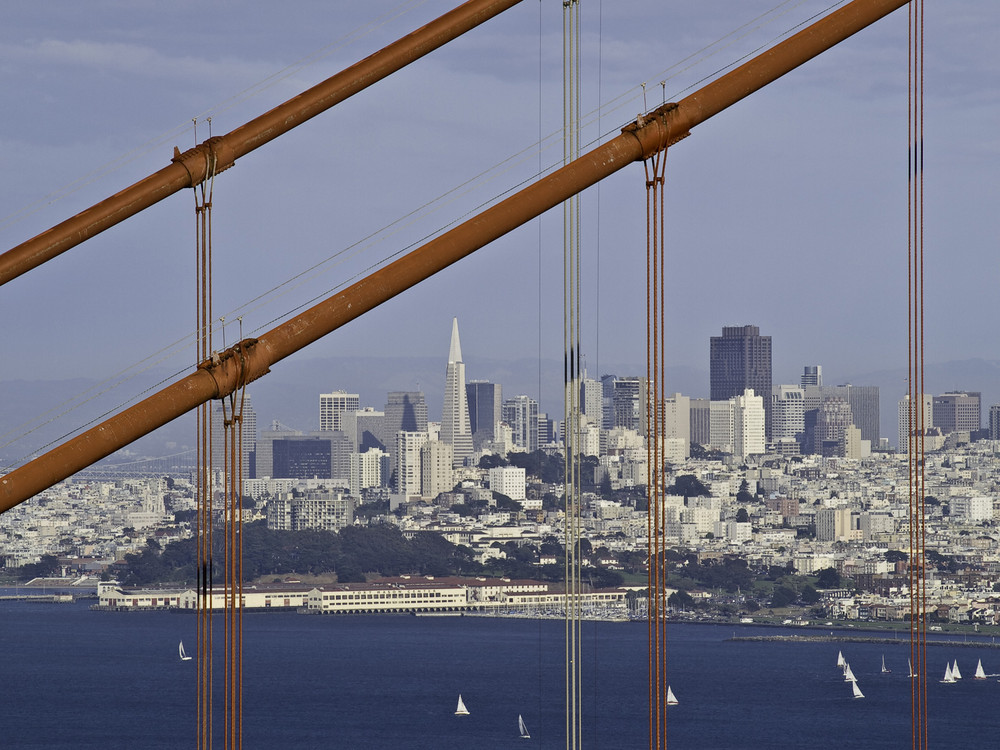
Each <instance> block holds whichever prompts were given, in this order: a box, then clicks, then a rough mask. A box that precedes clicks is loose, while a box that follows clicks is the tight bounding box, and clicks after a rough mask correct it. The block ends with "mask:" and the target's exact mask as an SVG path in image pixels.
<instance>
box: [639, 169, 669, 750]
mask: <svg viewBox="0 0 1000 750" xmlns="http://www.w3.org/2000/svg"><path fill="white" fill-rule="evenodd" d="M666 156H667V150H666V149H663V150H662V151H659V152H658V153H655V154H653V155H652V156H651V157H650V158H649V159H647V160H646V161H644V162H643V164H644V167H645V170H646V398H645V405H646V473H647V481H646V514H647V519H646V530H647V534H648V535H649V538H648V539H647V550H648V556H649V583H648V585H647V591H648V593H647V597H648V598H647V604H648V609H647V613H646V616H647V618H648V626H647V627H648V631H649V644H648V648H649V747H650V750H658V749H659V748H662V747H666V733H667V715H666V709H667V689H668V684H667V671H666V609H667V601H666V556H665V553H666V543H665V538H666V533H665V532H666V528H665V527H666V517H665V512H666V507H665V503H664V498H663V494H664V484H665V479H664V476H663V462H664V454H663V440H664V437H665V432H666V431H665V427H664V422H663V420H664V414H665V412H664V410H665V404H664V398H663V394H664V390H663V389H664V387H665V384H664V372H665V369H664V368H665V361H666V353H665V350H664V341H665V337H664V323H665V314H664V299H665V289H664V278H665V273H664V262H665V258H664V208H665V202H664V197H663V193H664V170H665V167H666Z"/></svg>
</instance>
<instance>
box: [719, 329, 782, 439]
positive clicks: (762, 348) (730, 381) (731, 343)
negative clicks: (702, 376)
mask: <svg viewBox="0 0 1000 750" xmlns="http://www.w3.org/2000/svg"><path fill="white" fill-rule="evenodd" d="M709 366H710V386H711V388H710V394H709V395H710V398H711V399H712V401H725V400H726V399H730V398H733V397H734V396H742V395H743V392H744V391H745V390H746V389H747V388H750V389H752V390H753V392H754V393H755V394H756V395H758V396H760V397H761V398H763V399H764V429H765V434H766V437H767V439H768V440H770V439H771V337H770V336H761V335H760V328H758V327H757V326H751V325H746V326H724V327H723V329H722V335H721V336H712V338H711V341H710V348H709Z"/></svg>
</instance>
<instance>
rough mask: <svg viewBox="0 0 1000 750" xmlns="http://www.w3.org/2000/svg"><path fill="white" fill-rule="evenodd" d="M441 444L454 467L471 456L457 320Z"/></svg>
mask: <svg viewBox="0 0 1000 750" xmlns="http://www.w3.org/2000/svg"><path fill="white" fill-rule="evenodd" d="M441 442H443V443H447V444H448V445H450V446H451V447H452V450H453V451H454V458H453V461H454V464H455V466H464V465H465V463H466V461H467V460H468V459H469V458H470V457H471V456H472V430H471V429H470V428H469V402H468V400H467V396H466V392H465V363H464V362H462V345H461V343H460V342H459V338H458V318H453V319H452V321H451V347H450V348H449V350H448V368H447V371H446V372H445V382H444V408H443V410H442V413H441ZM449 489H450V488H449Z"/></svg>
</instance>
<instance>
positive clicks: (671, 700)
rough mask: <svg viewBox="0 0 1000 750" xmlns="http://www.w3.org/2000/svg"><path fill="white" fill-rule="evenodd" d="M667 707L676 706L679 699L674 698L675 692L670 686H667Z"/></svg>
mask: <svg viewBox="0 0 1000 750" xmlns="http://www.w3.org/2000/svg"><path fill="white" fill-rule="evenodd" d="M667 705H668V706H676V705H677V698H676V697H674V691H673V690H671V689H670V685H667Z"/></svg>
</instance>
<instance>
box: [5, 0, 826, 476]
mask: <svg viewBox="0 0 1000 750" xmlns="http://www.w3.org/2000/svg"><path fill="white" fill-rule="evenodd" d="M804 1H805V0H799V2H797V3H795V4H794V5H792V6H791V7H797V6H798V5H800V4H802V2H804ZM843 2H844V0H840V2H838V3H835V4H833V5H831V6H830V7H829V8H828V9H827V10H829V9H831V8H835V7H837V6H838V5H841V4H843ZM787 5H789V3H788V2H786V3H781V4H779V5H778V6H776V7H775V8H774V9H772V10H771V11H768V12H767V13H764V14H761V15H760V16H757V17H756V18H755V19H753V20H752V21H750V22H748V23H747V24H744V25H743V26H741V27H739V28H738V29H737V30H736V31H734V32H730V33H729V34H726V35H724V36H722V37H720V38H719V39H718V40H716V41H715V42H713V43H712V44H710V45H707V46H706V47H704V48H702V50H700V51H699V52H698V53H695V54H694V55H692V56H689V57H688V58H685V59H684V60H682V61H681V63H677V64H675V65H674V66H671V67H670V68H667V69H666V72H669V71H671V70H675V73H674V75H667V76H666V77H665V78H664V81H663V83H664V84H665V83H666V81H668V80H671V79H672V78H674V77H675V76H676V75H678V74H679V72H683V71H685V70H687V69H689V68H690V67H692V66H693V65H695V64H697V63H698V62H700V61H701V60H703V59H705V58H706V57H707V56H711V55H714V54H718V53H719V51H721V50H717V51H715V52H712V53H711V55H708V54H707V53H708V51H710V50H713V49H714V48H716V47H718V46H719V45H721V43H722V42H724V41H726V40H728V39H730V38H732V37H734V36H736V38H742V37H743V36H746V35H747V34H748V33H750V32H752V31H755V30H758V29H760V28H763V27H765V26H767V25H769V24H770V23H773V22H775V20H777V18H780V17H781V16H782V15H784V14H785V13H787V12H788V10H786V11H784V12H782V13H781V14H780V15H776V11H777V10H778V9H780V8H782V7H783V6H787ZM404 6H405V4H403V5H400V6H398V7H399V8H403V7H404ZM402 12H405V11H402V10H400V13H402ZM823 12H826V11H823ZM769 15H770V16H772V17H771V19H770V20H768V21H766V22H763V23H756V22H757V21H759V20H761V19H764V18H766V17H768V16H769ZM818 15H821V14H814V15H813V16H811V17H810V19H808V20H807V21H806V22H803V23H800V24H797V25H796V26H793V27H791V28H790V29H786V30H785V31H784V32H782V33H780V34H779V35H777V36H776V37H774V38H773V39H772V41H771V42H769V43H768V44H771V43H773V42H774V41H776V40H778V39H781V38H783V37H784V36H787V35H788V34H790V33H792V32H793V31H795V30H796V29H797V28H799V27H800V26H802V25H804V24H805V23H808V21H811V20H812V19H813V18H815V17H817V16H818ZM383 23H384V22H383ZM738 32H742V33H739V34H737V33H738ZM352 33H353V32H352ZM764 46H767V45H763V46H761V47H758V48H757V49H758V50H759V49H763V48H764ZM723 49H724V48H723ZM755 52H756V50H755ZM751 54H754V53H751ZM699 55H701V57H699ZM311 57H312V56H311ZM311 57H310V58H305V59H306V60H308V59H311ZM746 57H747V55H744V56H743V57H741V58H739V59H738V60H735V61H732V62H731V63H729V64H728V65H726V66H723V67H722V68H720V69H719V70H718V71H717V72H716V73H713V74H712V75H710V76H706V77H705V78H703V79H701V81H705V80H708V79H709V78H711V77H713V76H715V75H717V74H718V73H721V72H723V71H725V70H727V69H729V68H730V67H732V66H734V65H736V64H738V63H739V62H741V61H742V60H743V59H745V58H746ZM694 58H697V59H696V60H695V62H693V63H691V64H690V65H687V66H686V67H681V65H682V63H684V62H687V61H689V60H692V59H694ZM701 81H699V82H698V83H700V82H701ZM694 85H697V83H696V84H694ZM539 87H540V86H539ZM688 88H692V87H688ZM686 90H688V89H684V91H686ZM630 91H631V92H632V96H631V97H630V98H628V99H626V100H625V101H627V102H632V101H634V100H635V99H636V98H637V96H638V94H637V93H636V89H630ZM627 93H628V92H626V94H621V95H619V96H618V97H615V98H613V99H612V100H610V102H609V103H608V104H604V103H602V104H601V105H600V106H598V107H597V108H596V109H595V110H592V111H591V112H590V113H588V114H587V115H586V116H585V117H583V118H581V120H580V126H581V128H582V127H584V126H586V125H587V124H589V123H591V122H593V118H595V117H596V118H597V121H598V123H599V122H600V118H601V117H603V116H607V113H608V112H610V111H613V110H612V109H611V108H610V104H611V103H615V102H618V101H619V100H621V99H622V97H624V96H626V95H627ZM680 93H682V92H680ZM237 96H239V95H237ZM665 98H666V97H665ZM619 108H620V107H619ZM212 111H217V110H216V109H213V110H212ZM193 120H194V122H195V123H197V120H198V118H197V117H196V118H193ZM208 120H209V121H210V118H208ZM539 130H540V131H541V127H540V128H539ZM171 132H173V131H171ZM610 134H611V131H609V133H608V134H605V135H610ZM556 136H557V133H556V132H553V133H551V134H550V135H549V136H547V137H546V138H542V137H541V132H540V133H539V140H538V142H537V143H536V144H533V145H531V146H529V147H527V148H525V149H522V150H521V151H519V152H517V153H516V154H514V155H512V156H510V157H508V158H507V159H504V160H502V161H500V162H498V163H497V164H496V165H494V166H493V167H490V168H489V169H487V170H484V171H482V172H480V173H479V174H478V175H476V176H474V177H472V178H470V179H469V180H467V181H465V182H464V183H462V184H461V185H459V186H458V187H456V188H454V189H453V190H450V191H448V192H446V193H443V194H442V195H441V196H439V197H438V198H436V199H434V200H432V201H428V202H427V203H425V204H423V205H422V206H420V207H418V208H417V209H414V210H413V211H411V212H410V213H408V214H406V215H405V216H403V217H401V218H400V219H397V220H395V221H394V222H391V223H390V224H387V225H385V226H384V227H382V228H381V229H379V230H376V231H375V232H373V233H371V234H369V235H367V236H366V237H364V238H362V239H361V240H359V241H358V242H356V243H354V244H352V245H350V246H348V247H347V248H344V249H342V250H340V251H338V252H337V253H334V254H332V255H330V256H328V257H327V258H326V259H324V260H322V261H320V262H318V263H316V264H314V265H313V266H310V267H309V268H307V269H305V270H303V271H301V272H300V273H298V274H296V275H294V276H292V277H291V278H289V279H288V280H286V281H284V282H282V283H281V284H279V285H276V286H275V287H272V288H271V289H269V290H267V291H265V292H263V293H262V294H260V295H258V296H256V297H254V298H253V299H251V300H249V301H248V302H246V303H244V304H242V305H241V306H239V307H236V308H234V309H233V310H230V311H228V312H227V314H226V315H227V316H228V317H230V318H236V317H239V316H241V315H245V314H248V313H249V312H252V311H255V310H257V309H259V308H260V307H261V306H262V305H263V304H270V303H273V302H275V301H276V300H277V299H280V298H281V297H282V296H284V295H285V294H288V293H290V292H291V291H293V290H294V289H296V288H298V287H299V286H301V284H302V283H305V282H306V281H308V280H309V279H311V278H313V277H314V275H315V274H317V273H325V272H328V271H329V270H332V268H335V267H337V266H339V265H340V262H343V261H340V262H337V263H334V265H333V266H331V267H327V264H329V263H331V262H332V261H333V260H335V259H338V258H340V257H341V256H345V255H346V258H345V259H344V260H346V259H349V258H351V257H354V256H355V255H357V254H358V253H360V252H365V251H367V250H368V249H370V248H371V247H372V246H374V245H376V244H377V243H378V242H381V241H384V240H385V239H388V237H391V236H392V235H393V234H395V233H396V232H392V233H387V230H388V229H389V228H392V227H398V228H397V229H396V231H397V232H398V231H401V230H402V228H403V227H405V226H407V225H408V224H409V223H412V221H415V220H416V217H418V216H419V215H421V212H425V213H424V214H423V215H427V214H426V212H427V211H428V210H429V208H430V207H431V206H433V205H434V204H435V203H438V202H441V203H442V206H443V205H447V204H448V203H450V202H453V201H454V200H456V199H457V196H458V195H461V194H465V193H467V192H469V191H471V190H472V189H473V187H474V186H475V185H476V184H478V183H481V181H483V180H486V178H487V176H488V175H490V173H492V172H495V171H497V170H500V168H501V167H502V168H503V169H502V171H500V172H499V174H503V173H505V172H507V171H509V170H510V169H513V168H514V166H516V165H517V164H520V163H521V161H522V160H523V158H524V157H525V156H526V155H528V154H532V153H535V152H536V151H537V153H538V159H539V168H538V170H537V172H536V174H535V175H533V176H531V177H529V178H527V179H525V180H522V181H520V182H519V183H518V184H517V185H516V186H514V187H512V188H510V189H508V190H505V191H502V192H501V193H499V194H497V195H495V196H494V197H492V198H490V199H488V200H486V201H484V202H482V203H480V204H479V205H478V206H476V207H475V208H473V209H471V210H470V211H467V212H465V213H464V214H463V215H462V216H461V217H458V218H456V219H455V220H453V221H451V222H447V223H446V224H444V225H442V226H440V227H439V228H438V229H436V230H434V231H433V232H430V233H428V234H426V235H424V237H422V238H421V239H420V240H417V241H416V242H413V243H410V244H408V245H407V246H406V248H404V249H403V250H400V251H397V252H394V253H390V254H388V255H386V256H384V257H383V258H381V259H380V260H378V261H376V262H375V263H373V264H371V265H369V266H368V267H367V268H365V269H364V270H363V271H361V272H359V273H357V274H354V275H352V276H351V277H350V279H347V280H344V281H342V282H341V283H339V284H337V285H335V286H334V287H332V288H331V289H328V290H327V291H326V292H324V293H321V294H317V295H314V296H312V297H311V298H310V299H309V300H307V301H306V302H305V303H303V304H301V305H296V306H295V307H293V308H292V309H291V310H288V311H286V312H285V313H283V314H280V315H278V316H275V317H273V318H271V319H270V320H269V321H267V322H265V323H263V324H261V325H258V326H256V327H255V328H254V332H257V331H260V330H264V329H265V328H267V327H268V326H270V325H273V324H274V323H276V322H278V321H280V320H283V319H285V318H287V317H289V316H291V315H293V314H294V313H295V312H297V311H298V310H301V309H302V308H303V307H305V306H307V305H309V304H312V303H313V302H315V301H316V300H317V299H320V298H322V297H323V296H325V295H327V294H329V293H331V292H333V291H335V290H336V289H339V288H342V287H343V286H345V285H347V284H348V283H350V281H352V280H354V279H357V278H358V277H360V276H362V275H364V274H365V273H368V272H370V271H372V270H374V269H375V268H378V267H380V266H382V265H384V264H386V263H389V262H391V261H392V260H393V259H394V258H396V257H398V256H399V255H400V254H402V253H403V252H405V251H406V250H407V249H409V248H412V247H413V246H414V245H416V244H417V243H418V242H421V241H424V240H426V239H428V238H429V237H433V236H435V235H436V234H439V233H441V232H444V231H446V230H447V229H448V228H449V227H451V226H453V225H454V224H456V223H458V222H459V221H461V220H462V219H463V218H465V217H467V216H469V215H470V214H472V213H474V212H476V211H478V210H481V209H482V208H483V207H485V206H488V205H490V204H492V203H495V202H497V201H499V200H501V199H502V198H503V197H504V196H505V195H508V194H509V193H510V192H513V191H514V190H516V189H517V188H519V187H520V186H522V185H524V184H526V183H527V182H530V181H532V180H535V179H537V178H538V177H540V176H542V175H543V174H546V173H548V172H549V171H551V170H552V169H554V168H556V167H557V166H559V163H558V162H552V163H551V164H550V165H549V166H548V167H546V168H544V169H543V168H542V167H541V153H542V152H543V151H544V150H546V149H547V148H548V146H546V145H545V144H546V143H548V144H550V145H553V144H554V142H555V138H556ZM602 138H603V136H601V137H598V138H596V139H594V140H592V141H590V142H589V143H588V144H587V145H588V146H589V145H591V144H593V143H596V142H599V141H600V140H602ZM196 140H197V138H196ZM497 176H499V175H497ZM488 179H489V180H493V179H496V177H489V178H488ZM449 196H451V197H450V199H449V200H447V201H445V198H446V197H449ZM437 210H441V209H440V208H435V209H434V211H437ZM379 237H383V239H377V238H379ZM296 282H298V283H296ZM278 290H283V291H282V292H281V294H278ZM211 325H213V326H215V325H216V322H215V321H213V322H212V323H211ZM188 340H189V339H188V337H186V336H185V337H183V338H182V339H180V340H178V341H176V342H174V343H173V344H171V345H169V346H168V347H166V348H164V349H161V350H160V352H169V351H171V350H174V348H175V347H180V346H182V345H184V342H185V341H188ZM160 352H157V354H159V353H160ZM153 356H156V355H153ZM167 356H170V354H169V353H168V354H167V355H166V356H165V357H164V358H162V359H160V360H158V361H157V362H156V363H155V364H158V363H159V362H161V361H163V359H166V357H167ZM539 359H540V357H539ZM143 361H145V360H143ZM128 369H130V368H128ZM147 369H148V368H147ZM143 371H145V370H143ZM184 372H185V370H178V371H177V372H175V373H174V374H173V375H172V376H170V378H166V379H164V381H162V382H167V381H168V380H170V379H172V378H174V377H178V376H180V375H181V374H183V373H184ZM114 387H118V386H117V385H116V386H112V388H114ZM148 390H149V389H147V390H146V391H143V393H146V392H148ZM539 390H540V386H539ZM103 392H106V391H102V393H103ZM139 397H140V396H139V395H136V396H133V397H131V398H128V399H126V400H125V401H124V402H123V403H122V404H120V405H119V406H118V407H117V408H116V410H117V409H120V408H122V407H123V406H125V405H128V404H130V403H134V402H135V401H137V400H138V399H139ZM90 400H92V399H87V401H90ZM87 401H84V403H86V402H87ZM75 408H78V407H73V408H70V409H68V410H66V411H64V412H62V413H60V414H58V415H57V417H56V418H55V419H58V418H61V417H63V416H66V414H68V413H71V412H72V411H74V410H75ZM108 413H113V411H109V412H106V413H105V414H104V415H102V417H99V418H98V419H100V418H103V416H106V415H107V414H108ZM52 421H54V419H50V420H48V421H46V422H45V423H44V424H49V423H50V422H52ZM95 421H97V419H95V420H91V421H89V422H87V423H86V424H85V425H81V426H79V427H76V428H74V429H72V430H70V431H68V432H67V433H66V434H65V435H63V436H62V437H60V438H58V439H57V440H55V441H52V442H49V443H47V444H46V445H45V446H43V448H47V447H49V446H51V445H53V444H54V443H56V442H60V441H62V440H64V439H65V438H67V437H69V436H70V435H72V434H74V433H76V432H79V431H81V430H83V429H85V428H86V427H87V426H89V425H91V424H93V423H94V422H95ZM41 426H42V425H39V426H38V427H36V428H34V429H33V430H30V431H28V432H27V433H23V434H20V435H18V436H16V437H15V438H14V439H13V440H11V441H9V442H8V443H6V444H5V446H6V445H10V444H11V443H13V442H16V441H17V440H20V439H23V438H24V437H25V436H26V435H27V434H30V433H31V432H33V431H34V430H36V429H39V428H40V427H41ZM5 446H4V447H5ZM30 455H33V454H29V455H28V456H25V457H23V458H22V459H20V460H19V462H21V461H25V460H28V458H29V457H30ZM12 465H13V464H12ZM7 468H10V467H7Z"/></svg>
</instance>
